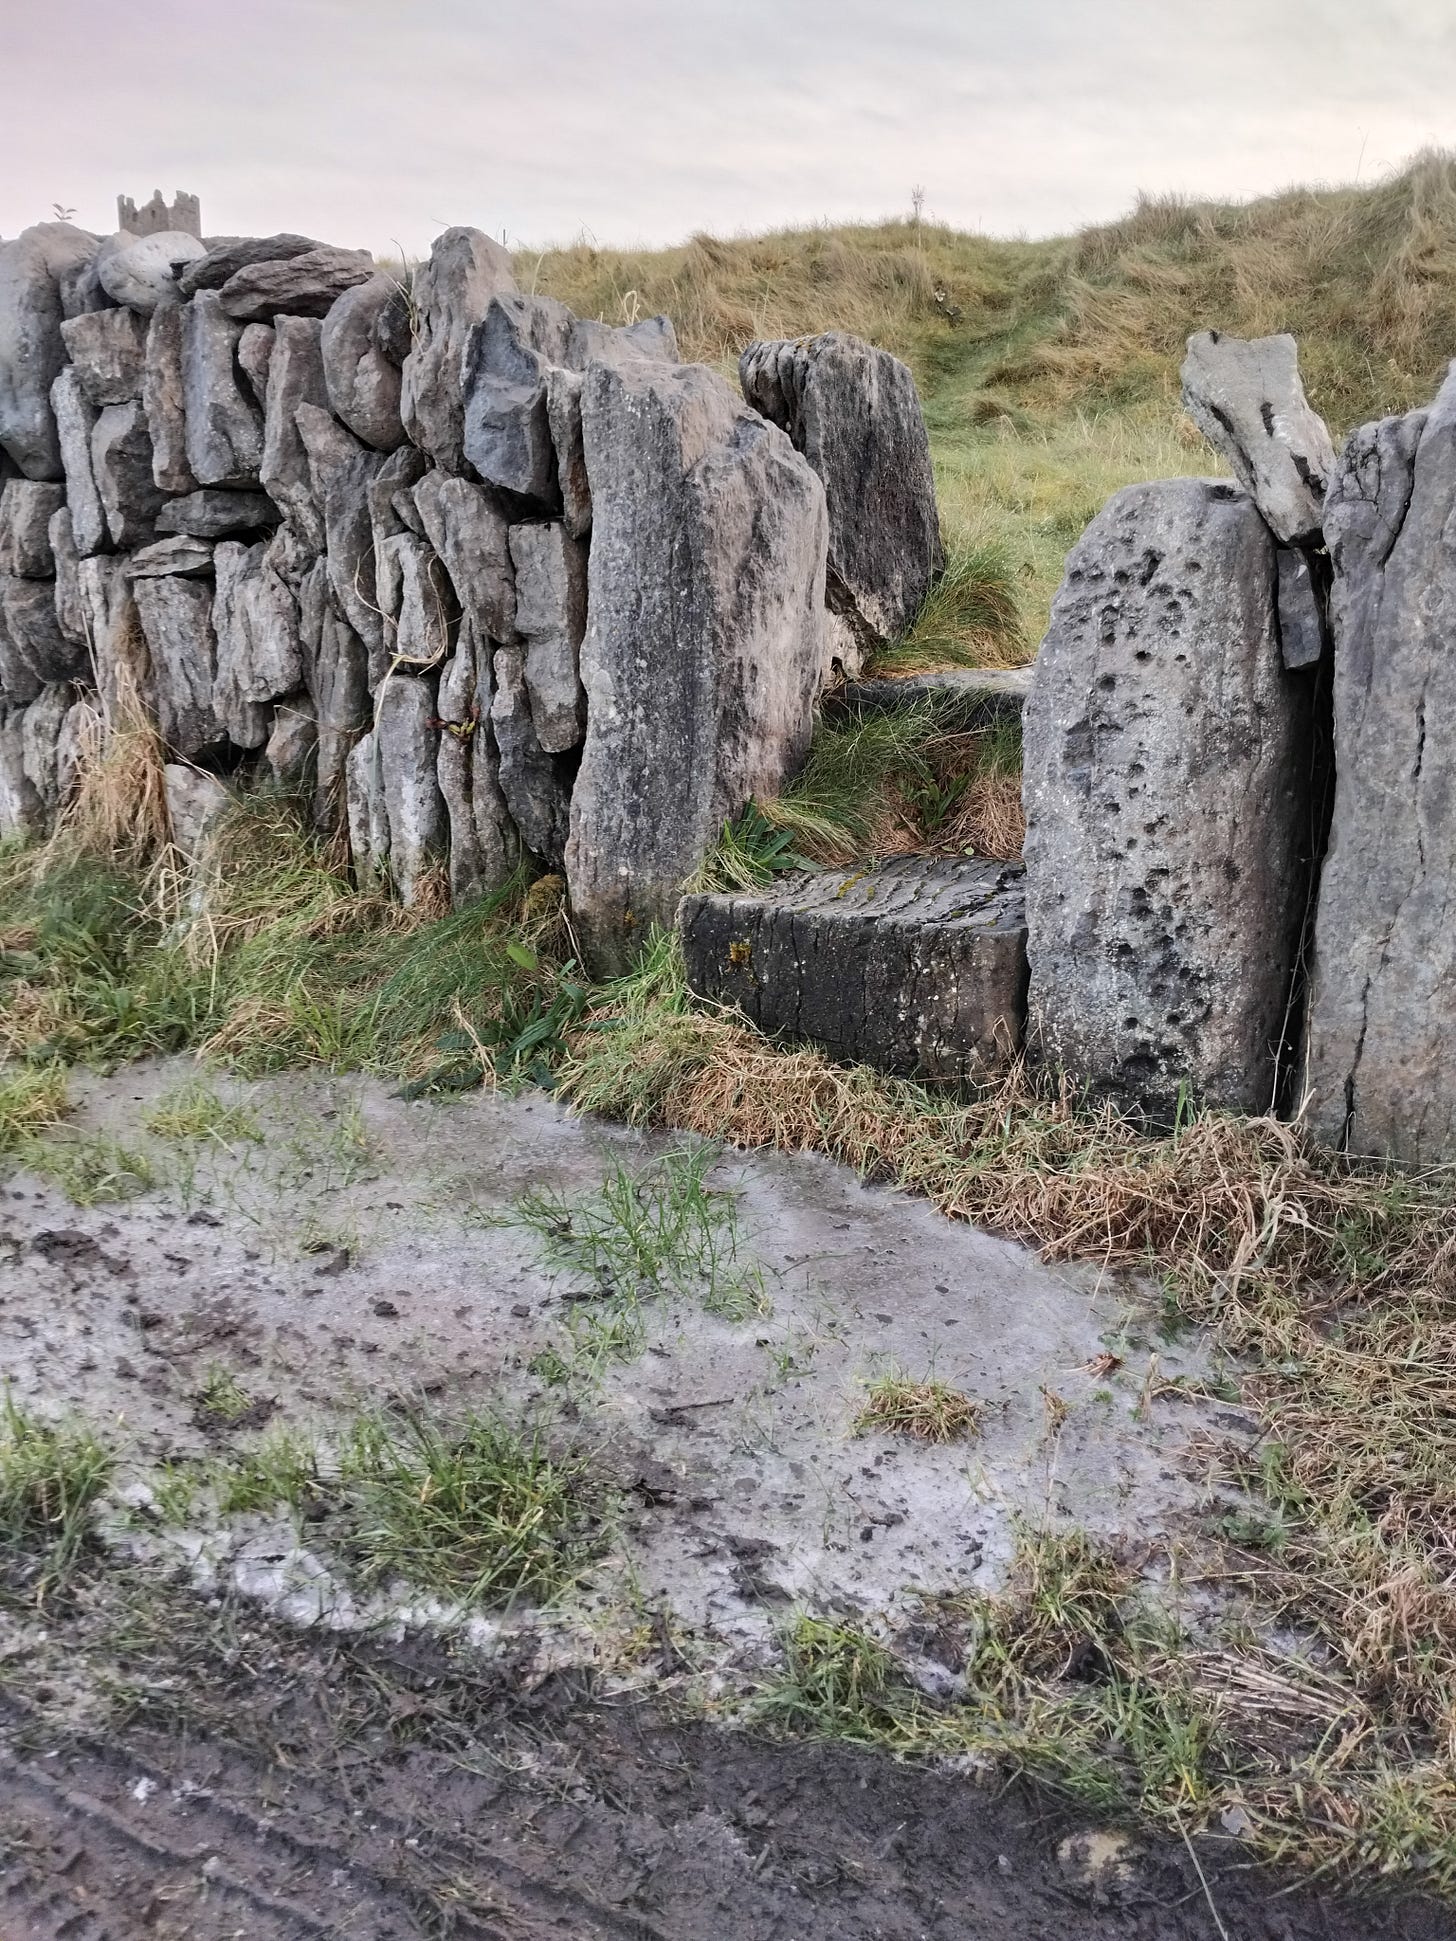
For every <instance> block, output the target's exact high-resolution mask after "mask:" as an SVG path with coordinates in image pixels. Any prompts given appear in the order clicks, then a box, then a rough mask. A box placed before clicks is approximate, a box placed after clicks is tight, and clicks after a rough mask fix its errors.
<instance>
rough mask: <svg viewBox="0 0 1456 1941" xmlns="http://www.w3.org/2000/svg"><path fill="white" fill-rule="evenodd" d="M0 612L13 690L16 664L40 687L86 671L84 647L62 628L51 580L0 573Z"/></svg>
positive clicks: (77, 676) (74, 677) (8, 679)
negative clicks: (7, 643) (23, 577)
mask: <svg viewBox="0 0 1456 1941" xmlns="http://www.w3.org/2000/svg"><path fill="white" fill-rule="evenodd" d="M0 615H3V623H4V628H5V632H6V635H7V637H8V640H9V643H10V649H11V652H10V654H9V655H8V656H7V664H8V666H9V676H8V678H7V683H6V684H7V686H12V691H13V685H12V684H13V683H14V680H15V675H16V671H17V667H20V668H25V669H28V670H29V674H30V681H31V682H33V683H34V684H35V685H37V686H40V687H44V686H46V685H47V684H48V683H50V682H52V681H73V680H76V679H78V678H79V677H80V676H81V675H82V674H84V673H85V671H86V655H85V652H84V650H83V649H80V648H78V647H77V646H76V645H75V643H74V642H73V641H70V640H68V639H67V638H66V636H65V635H64V634H63V633H62V632H61V625H60V618H59V615H58V614H57V611H56V584H55V581H54V580H22V579H17V578H13V577H11V576H9V575H0ZM23 684H25V685H29V684H30V683H23ZM26 698H30V697H26Z"/></svg>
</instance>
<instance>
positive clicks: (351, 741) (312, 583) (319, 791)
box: [299, 559, 370, 830]
mask: <svg viewBox="0 0 1456 1941" xmlns="http://www.w3.org/2000/svg"><path fill="white" fill-rule="evenodd" d="M299 609H300V613H299V619H300V632H301V635H302V640H303V678H304V685H305V686H306V688H307V690H308V692H309V695H310V696H311V698H312V701H313V711H314V720H315V724H316V728H317V735H318V747H317V751H316V755H315V767H314V799H313V819H314V824H315V826H316V827H317V828H319V829H323V830H332V829H335V828H337V827H338V826H339V824H340V821H341V819H342V817H343V815H344V810H345V767H346V764H347V762H348V759H349V754H350V751H351V750H352V749H353V747H354V745H355V743H356V742H357V741H358V740H359V737H360V736H361V735H362V734H363V732H364V731H365V729H366V728H368V726H369V722H370V707H369V679H368V673H369V660H368V655H367V654H366V652H365V649H364V643H363V641H362V640H360V638H359V636H358V634H356V633H355V631H354V629H353V628H352V627H351V626H350V625H349V623H348V621H347V620H346V619H345V618H344V616H343V613H342V612H341V611H340V608H339V603H338V597H337V595H336V594H335V593H334V590H333V586H332V584H331V583H330V580H329V569H328V562H327V561H326V560H322V559H321V560H318V561H316V562H315V564H314V566H313V568H312V570H311V571H310V572H309V574H308V576H307V577H306V579H305V580H304V584H303V589H302V593H301V596H300V601H299Z"/></svg>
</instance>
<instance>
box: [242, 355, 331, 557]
mask: <svg viewBox="0 0 1456 1941" xmlns="http://www.w3.org/2000/svg"><path fill="white" fill-rule="evenodd" d="M322 329H323V326H322V324H320V323H319V322H318V320H317V319H316V318H314V317H279V318H278V319H277V320H276V322H275V324H274V338H273V347H272V351H271V353H270V356H269V361H268V383H267V386H266V390H265V396H266V398H267V408H266V410H265V411H264V414H263V457H262V461H261V463H260V465H259V468H258V476H259V478H260V479H261V480H262V483H263V490H264V491H265V492H266V493H267V494H268V496H269V498H270V499H272V501H273V503H274V505H276V506H277V507H278V508H279V510H280V511H281V512H282V514H283V516H284V518H285V519H287V520H288V522H289V524H290V525H292V526H293V527H294V528H295V530H296V531H297V532H299V533H300V534H301V535H302V536H303V538H304V539H306V540H307V541H308V543H309V546H310V547H311V548H312V549H313V551H314V552H315V553H321V552H322V551H323V549H324V536H325V535H324V519H323V513H322V511H321V509H320V507H319V502H318V499H317V497H316V496H315V494H314V489H313V479H312V476H311V473H310V471H309V460H308V448H307V446H306V445H305V444H304V442H303V435H302V433H301V432H300V431H299V428H298V407H299V406H300V405H301V404H310V405H315V406H317V407H319V408H320V409H322V408H325V407H327V405H328V401H329V394H328V386H327V385H326V384H325V382H324V361H323V353H322V351H321V350H320V348H319V338H320V333H321V332H322Z"/></svg>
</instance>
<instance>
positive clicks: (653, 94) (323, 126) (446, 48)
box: [0, 0, 1456, 254]
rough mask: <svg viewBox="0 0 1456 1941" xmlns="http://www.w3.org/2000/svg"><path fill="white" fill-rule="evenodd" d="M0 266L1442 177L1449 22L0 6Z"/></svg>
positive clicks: (1150, 1) (1071, 5)
mask: <svg viewBox="0 0 1456 1941" xmlns="http://www.w3.org/2000/svg"><path fill="white" fill-rule="evenodd" d="M4 12H5V21H4V39H3V45H4V72H5V82H6V87H5V98H6V106H5V115H4V125H3V132H0V157H3V167H0V234H3V235H7V236H12V235H14V234H15V233H16V231H17V230H19V229H20V228H22V227H23V226H24V225H25V224H27V223H29V222H34V221H37V220H40V219H43V218H45V217H47V216H49V215H50V213H51V205H52V204H53V203H60V204H62V205H64V206H67V207H72V208H74V209H75V210H76V211H77V219H78V220H79V221H80V222H82V223H84V224H85V225H87V226H88V227H91V228H95V229H98V230H105V229H109V228H111V227H112V226H113V225H114V222H115V198H116V195H117V193H118V191H125V192H126V193H129V194H131V195H133V196H135V197H136V198H137V199H138V200H141V199H142V198H144V197H145V196H147V195H149V194H150V193H151V191H152V190H153V189H154V188H157V187H161V188H162V189H164V190H166V191H167V192H169V193H170V191H171V190H172V189H174V188H176V187H179V186H180V187H183V188H188V189H192V190H195V191H196V192H197V193H199V194H200V195H201V197H202V206H203V217H204V222H205V225H206V227H207V228H208V230H209V231H210V232H212V233H260V232H267V231H270V230H274V229H284V228H287V229H298V230H303V231H305V232H307V233H309V234H313V235H317V236H320V237H323V238H325V239H327V240H329V241H332V242H339V243H344V244H349V245H365V246H368V247H371V248H373V249H375V250H376V251H389V250H391V248H392V247H393V246H394V245H395V244H396V243H398V244H399V245H401V246H403V248H404V249H405V250H406V251H408V252H409V253H411V254H415V253H419V252H420V251H422V250H423V249H425V248H426V247H427V246H428V243H429V240H430V237H431V236H432V235H433V234H434V233H435V232H436V230H437V229H438V228H439V227H441V226H442V225H444V224H446V223H452V222H469V223H474V224H476V225H477V226H478V227H480V228H482V229H486V230H489V231H491V232H492V233H494V234H496V235H502V234H504V236H505V237H506V238H507V240H508V241H509V242H510V243H511V244H512V245H515V244H517V243H519V242H521V241H523V240H524V241H528V242H545V241H557V240H567V239H570V238H572V237H575V236H577V235H579V234H582V233H586V234H587V235H589V236H592V237H595V238H596V239H597V240H598V241H601V242H604V243H633V242H639V241H645V242H671V241H676V240H678V239H680V238H682V237H684V236H686V235H688V234H690V233H691V232H692V231H693V230H695V229H710V230H717V231H720V232H732V231H737V230H744V229H763V228H769V227H774V226H778V225H782V224H787V223H798V222H811V221H816V220H820V219H824V218H829V219H831V220H836V221H844V220H854V219H857V218H873V217H876V216H879V215H882V214H885V213H891V212H900V211H904V210H906V209H907V208H908V206H909V202H910V196H911V191H912V188H913V187H915V185H917V184H919V185H923V187H924V189H925V204H926V210H927V213H929V214H932V215H934V216H937V217H939V218H941V219H942V220H944V221H947V222H951V223H954V224H957V225H960V226H964V227H970V228H982V229H985V230H988V231H991V232H994V233H1008V234H1009V233H1015V232H1018V231H1026V232H1029V233H1032V234H1044V233H1047V232H1050V231H1055V230H1062V229H1068V228H1072V227H1075V226H1077V225H1079V224H1081V223H1083V222H1087V221H1094V220H1100V219H1102V218H1105V217H1108V216H1111V215H1115V214H1117V213H1119V212H1120V211H1121V210H1123V209H1124V208H1125V207H1126V206H1127V205H1128V203H1129V202H1130V201H1131V199H1132V197H1133V195H1134V193H1135V192H1136V191H1137V190H1138V189H1139V188H1145V189H1151V190H1183V191H1190V192H1196V193H1203V194H1212V195H1229V196H1234V195H1249V194H1256V193H1259V192H1261V191H1263V190H1267V189H1272V188H1276V187H1279V186H1282V185H1284V184H1287V183H1289V182H1291V181H1308V180H1320V179H1325V180H1329V179H1337V180H1348V179H1349V178H1351V177H1353V176H1354V175H1356V173H1357V171H1358V172H1359V173H1360V174H1361V176H1362V177H1363V178H1370V177H1374V176H1377V175H1379V174H1381V173H1383V172H1385V171H1387V170H1388V169H1390V168H1391V167H1393V166H1395V165H1396V164H1398V163H1399V162H1400V161H1401V160H1403V159H1404V158H1405V157H1407V156H1408V155H1409V154H1410V153H1411V152H1412V151H1413V150H1414V149H1416V148H1418V147H1420V146H1421V145H1423V144H1425V143H1438V144H1456V0H1318V3H1317V0H995V4H991V3H990V0H960V4H948V3H947V0H734V3H733V4H728V3H727V0H674V3H673V4H671V5H667V4H658V0H623V3H622V4H612V0H553V4H551V5H549V6H540V5H537V6H531V5H529V4H521V0H514V3H513V4H510V5H505V4H498V3H497V0H414V3H413V4H410V3H409V0H131V4H120V3H119V0H5V6H4Z"/></svg>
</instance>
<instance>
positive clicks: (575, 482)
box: [546, 364, 591, 539]
mask: <svg viewBox="0 0 1456 1941" xmlns="http://www.w3.org/2000/svg"><path fill="white" fill-rule="evenodd" d="M581 386H582V375H581V372H580V371H569V370H567V369H565V367H564V366H562V365H560V364H553V365H552V366H551V369H550V370H549V371H547V373H546V422H547V424H548V425H549V426H550V428H551V444H552V447H553V448H554V450H555V453H556V484H557V488H558V490H559V491H560V493H561V516H562V518H563V520H564V521H565V523H566V530H567V531H568V532H569V533H570V534H571V537H572V538H573V539H585V538H586V536H587V534H588V533H589V532H590V531H591V481H590V480H589V479H588V478H587V475H586V448H585V447H584V445H583V444H582V439H581Z"/></svg>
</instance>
